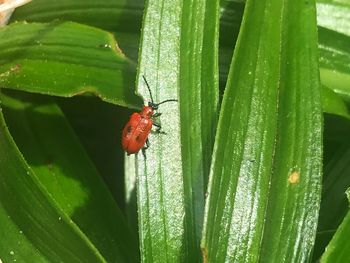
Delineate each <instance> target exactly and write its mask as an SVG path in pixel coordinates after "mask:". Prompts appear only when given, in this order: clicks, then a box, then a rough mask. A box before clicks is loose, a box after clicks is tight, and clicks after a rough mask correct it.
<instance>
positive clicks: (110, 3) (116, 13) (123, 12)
mask: <svg viewBox="0 0 350 263" xmlns="http://www.w3.org/2000/svg"><path fill="white" fill-rule="evenodd" d="M143 2H144V1H143V0H104V1H103V2H101V1H96V0H85V1H81V0H60V1H52V0H35V1H32V2H31V3H29V4H27V5H25V6H23V7H21V8H18V9H16V11H15V12H14V14H13V16H12V18H11V21H21V20H25V21H28V22H51V21H53V20H55V19H60V20H62V21H74V22H78V23H82V24H87V25H91V26H94V27H99V28H102V29H105V30H107V31H112V32H116V31H117V32H120V31H122V32H139V30H140V28H141V17H142V11H143Z"/></svg>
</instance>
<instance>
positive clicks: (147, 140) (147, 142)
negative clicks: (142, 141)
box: [143, 138, 151, 150]
mask: <svg viewBox="0 0 350 263" xmlns="http://www.w3.org/2000/svg"><path fill="white" fill-rule="evenodd" d="M150 145H151V144H150V143H149V139H148V138H147V139H146V147H143V148H145V150H147V149H148V147H149V146H150Z"/></svg>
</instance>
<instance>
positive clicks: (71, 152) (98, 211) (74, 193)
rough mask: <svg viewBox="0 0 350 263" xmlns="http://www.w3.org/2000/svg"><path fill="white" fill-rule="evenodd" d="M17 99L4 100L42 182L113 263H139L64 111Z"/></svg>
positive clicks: (40, 99) (26, 98) (122, 221)
mask: <svg viewBox="0 0 350 263" xmlns="http://www.w3.org/2000/svg"><path fill="white" fill-rule="evenodd" d="M15 95H16V96H15V97H10V96H5V95H2V96H1V98H2V101H3V105H4V106H3V107H4V114H5V117H6V120H7V123H8V126H9V128H10V131H11V132H12V135H13V137H14V139H15V141H16V143H17V145H18V147H19V149H20V150H21V153H22V154H23V155H24V157H25V158H26V161H27V163H28V164H29V166H30V167H31V169H32V170H33V171H34V173H35V175H36V176H37V178H38V179H39V181H40V183H41V184H42V185H43V186H44V187H45V188H46V190H47V191H48V192H49V194H50V195H51V196H52V198H53V199H54V200H55V202H56V203H57V205H58V206H59V207H60V208H61V209H62V210H63V211H64V212H65V214H67V215H68V216H69V217H70V218H71V220H72V221H73V222H74V223H75V224H76V225H77V226H78V227H80V229H81V230H82V231H83V232H84V233H85V234H86V236H87V237H88V238H89V239H90V240H91V242H92V243H93V244H94V246H95V247H96V248H97V249H98V250H99V251H100V253H101V254H102V255H103V256H104V258H106V260H107V261H108V262H114V261H118V262H120V261H122V262H135V261H136V258H137V248H136V247H135V246H134V244H135V242H134V241H135V240H133V238H132V235H131V234H130V231H128V228H127V226H126V222H125V219H124V218H123V216H122V214H121V212H120V211H119V209H118V207H117V206H116V205H115V203H114V201H113V199H112V198H111V196H110V194H109V192H108V189H107V188H106V187H105V185H104V184H103V183H102V181H101V178H100V176H99V175H98V173H97V171H96V169H95V167H94V166H93V165H92V164H91V162H90V161H89V159H88V158H87V156H86V153H85V152H84V150H83V148H82V147H81V146H80V144H79V142H78V140H77V138H76V137H75V135H74V133H73V132H72V130H71V128H70V126H69V125H68V123H67V121H66V120H65V118H64V115H63V114H62V112H61V111H60V110H59V108H58V107H57V106H56V105H55V103H54V102H52V101H50V100H49V99H48V98H46V97H33V96H28V94H15ZM67 243H69V240H67Z"/></svg>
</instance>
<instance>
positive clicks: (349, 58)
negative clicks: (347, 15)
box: [319, 27, 350, 101]
mask: <svg viewBox="0 0 350 263" xmlns="http://www.w3.org/2000/svg"><path fill="white" fill-rule="evenodd" d="M349 43H350V36H346V35H343V34H340V33H337V32H334V31H330V30H328V29H325V28H322V27H320V28H319V50H320V51H319V53H320V74H321V81H322V84H323V85H325V86H327V87H328V88H330V89H332V90H334V91H335V92H336V93H338V94H339V95H341V96H342V97H343V98H344V99H346V100H347V101H350V45H349Z"/></svg>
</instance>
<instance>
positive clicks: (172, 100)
mask: <svg viewBox="0 0 350 263" xmlns="http://www.w3.org/2000/svg"><path fill="white" fill-rule="evenodd" d="M169 101H177V100H176V99H170V100H163V101H162V102H159V103H156V105H157V106H159V105H160V104H163V103H165V102H169Z"/></svg>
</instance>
